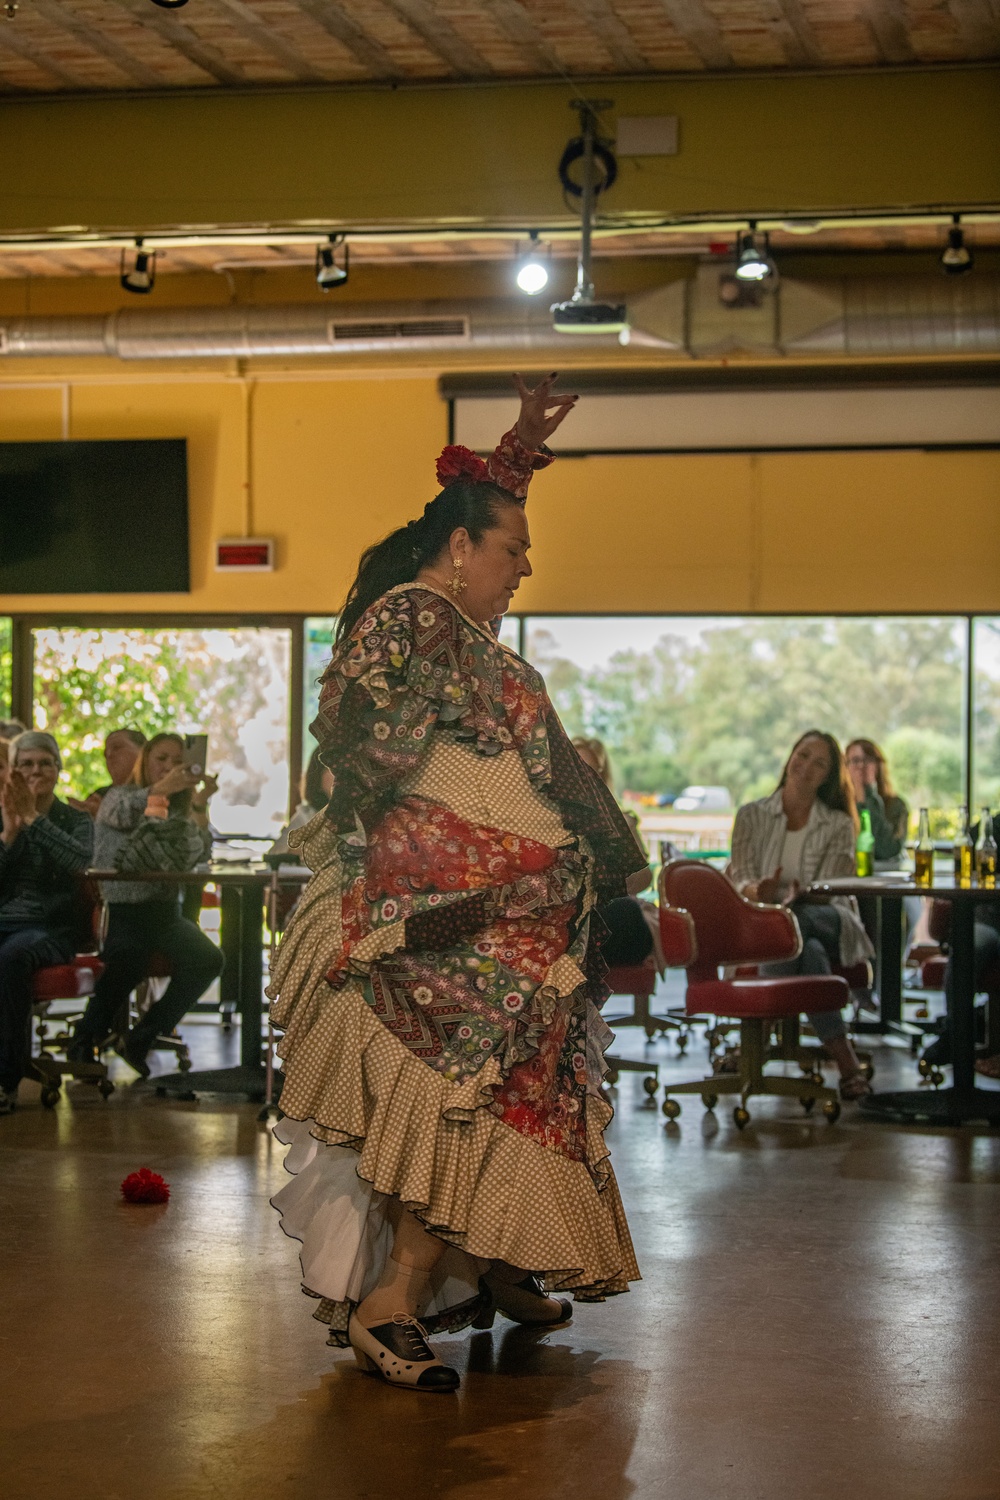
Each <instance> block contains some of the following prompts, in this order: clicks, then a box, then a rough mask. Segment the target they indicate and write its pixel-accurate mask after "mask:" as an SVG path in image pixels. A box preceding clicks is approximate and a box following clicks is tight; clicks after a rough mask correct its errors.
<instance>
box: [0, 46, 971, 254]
mask: <svg viewBox="0 0 1000 1500" xmlns="http://www.w3.org/2000/svg"><path fill="white" fill-rule="evenodd" d="M573 92H575V91H574V90H572V89H571V88H570V86H569V85H568V84H563V83H560V82H555V83H549V84H544V85H540V86H532V85H515V84H509V85H504V86H500V87H496V88H488V89H484V88H482V87H468V88H451V89H449V88H444V89H442V88H426V89H399V90H396V91H394V92H393V91H389V90H385V89H382V90H378V89H369V90H336V89H333V90H315V91H306V92H299V93H296V92H294V91H291V92H284V93H273V94H267V93H257V94H239V93H234V92H232V91H226V92H225V93H223V92H221V91H220V92H219V93H218V94H215V95H199V96H191V95H188V96H182V95H175V96H173V97H164V96H157V97H152V98H135V97H129V98H121V97H118V98H115V97H112V98H83V99H81V98H72V99H58V98H53V97H51V96H50V97H47V98H44V99H17V100H3V101H0V137H2V139H3V148H4V192H3V195H2V198H0V231H2V232H16V231H24V230H41V229H45V228H54V227H56V226H67V225H85V226H93V227H103V228H115V227H117V228H123V229H126V230H139V229H142V228H146V229H149V228H152V227H155V226H165V225H171V224H189V225H210V224H227V223H228V224H248V223H249V224H261V223H271V224H279V223H289V222H312V223H317V222H318V223H328V222H331V221H332V222H336V223H341V224H344V225H346V226H350V227H354V228H358V229H359V228H362V227H364V226H373V225H380V224H393V223H404V222H412V223H428V222H435V223H437V224H438V225H441V224H446V223H449V222H450V223H452V224H455V225H462V224H475V223H477V222H481V221H484V220H485V221H496V222H506V223H517V224H522V225H523V224H531V223H538V224H544V223H552V222H560V223H565V222H566V221H567V211H566V206H565V204H564V202H563V198H562V192H561V189H560V186H559V183H558V180H557V178H556V172H555V167H556V163H557V162H558V160H559V157H560V155H561V153H562V149H563V147H564V145H565V143H566V141H567V139H568V138H569V136H570V135H572V134H573V133H574V131H575V128H576V116H575V115H574V114H572V113H571V112H570V109H569V108H568V105H569V102H570V99H571V97H572V94H573ZM596 92H597V93H599V94H601V95H603V96H604V97H607V98H610V99H613V100H614V103H615V109H614V110H612V111H609V113H608V116H607V119H608V123H609V126H610V127H611V128H613V125H614V118H615V114H616V113H621V114H640V115H641V114H659V113H667V114H676V115H678V116H679V117H680V122H681V125H680V151H679V154H678V155H677V156H676V157H658V158H656V157H651V158H645V159H642V160H634V159H633V160H625V161H623V162H622V164H621V175H620V178H619V181H618V183H617V185H616V186H615V187H614V188H613V189H612V190H611V191H610V192H609V193H608V195H607V197H606V199H603V198H602V200H601V201H602V208H604V209H605V210H607V211H608V212H610V213H616V214H619V213H636V214H639V213H643V214H648V215H651V216H657V217H658V216H662V215H664V214H668V215H676V214H688V213H711V214H715V213H725V214H734V213H735V214H741V215H746V214H751V215H757V216H764V215H765V214H768V213H779V214H782V213H788V212H790V211H793V210H799V211H801V210H809V211H816V212H822V211H824V210H831V209H837V208H840V209H843V208H869V209H872V210H880V209H885V208H886V207H888V206H891V205H893V204H896V205H900V206H904V205H919V204H928V205H931V204H936V205H944V206H946V207H956V208H958V207H972V206H974V205H980V204H981V205H989V204H991V203H995V202H996V201H997V199H998V198H1000V155H998V153H997V151H996V121H997V118H998V116H1000V70H998V69H997V68H996V66H995V65H984V66H983V67H982V68H971V69H969V68H961V69H956V70H954V71H948V70H937V71H928V72H921V71H920V70H919V69H910V70H907V71H906V72H898V73H879V74H876V73H855V74H851V75H837V76H826V77H823V76H816V75H811V76H803V75H798V76H790V77H776V76H768V77H747V78H738V77H730V78H722V79H720V78H704V79H699V78H677V77H672V78H664V79H659V80H632V81H629V82H624V81H611V82H608V81H602V83H601V85H600V88H599V89H597V90H596ZM80 143H85V149H79V146H80ZM571 217H572V216H570V218H571Z"/></svg>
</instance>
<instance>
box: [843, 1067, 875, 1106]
mask: <svg viewBox="0 0 1000 1500" xmlns="http://www.w3.org/2000/svg"><path fill="white" fill-rule="evenodd" d="M871 1092H872V1086H871V1084H870V1083H869V1082H868V1079H867V1078H866V1077H865V1075H864V1074H863V1073H862V1071H861V1069H860V1068H859V1069H858V1070H857V1072H855V1073H848V1074H847V1075H846V1077H844V1078H842V1079H841V1080H840V1097H841V1099H843V1101H844V1103H845V1104H853V1103H854V1102H855V1101H856V1100H858V1099H865V1098H867V1097H868V1095H869V1094H870V1093H871Z"/></svg>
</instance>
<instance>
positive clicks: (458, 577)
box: [448, 557, 468, 598]
mask: <svg viewBox="0 0 1000 1500" xmlns="http://www.w3.org/2000/svg"><path fill="white" fill-rule="evenodd" d="M451 566H452V569H453V572H452V576H451V582H450V583H449V584H448V587H449V588H450V589H451V591H452V593H453V594H454V595H455V597H456V598H457V597H458V595H459V594H460V593H461V592H462V590H463V589H465V588H467V587H468V585H467V584H466V582H465V578H464V576H463V573H462V568H463V566H464V564H463V562H462V559H461V558H460V557H453V558H452V560H451Z"/></svg>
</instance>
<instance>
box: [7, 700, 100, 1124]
mask: <svg viewBox="0 0 1000 1500" xmlns="http://www.w3.org/2000/svg"><path fill="white" fill-rule="evenodd" d="M61 769H62V761H61V758H60V755H59V747H58V745H57V744H56V742H55V740H54V739H53V738H52V736H51V735H50V734H43V733H41V732H38V731H31V730H26V731H25V732H24V733H22V734H19V735H18V737H17V738H16V739H15V740H14V742H13V744H12V746H11V747H10V765H9V769H7V768H6V767H5V768H4V770H3V772H2V773H0V811H2V816H3V823H2V831H0V1114H3V1115H9V1114H11V1113H12V1111H13V1109H14V1107H15V1103H16V1099H17V1088H18V1084H19V1083H20V1081H21V1079H22V1078H23V1077H24V1075H25V1073H26V1071H27V1068H28V1053H29V1033H28V1024H29V1018H30V1015H31V980H32V975H33V974H34V973H35V970H36V969H40V968H44V967H45V966H46V965H49V964H60V963H66V962H67V961H68V960H69V959H70V958H72V956H73V954H74V953H75V952H76V950H77V947H78V945H79V943H80V941H81V939H82V938H83V937H84V936H85V933H84V931H83V930H82V928H83V927H84V925H85V924H84V922H83V918H82V902H81V901H80V899H79V884H78V879H77V877H78V876H79V875H80V874H81V873H82V872H83V871H84V870H85V869H86V868H87V866H88V865H89V864H90V858H91V849H92V846H93V837H94V825H93V823H92V822H91V820H90V818H89V817H88V816H87V814H86V813H82V812H77V811H75V810H74V809H73V808H71V807H67V806H66V804H65V803H64V802H60V800H59V798H58V797H57V796H56V795H55V788H56V782H57V780H58V778H59V772H60V770H61Z"/></svg>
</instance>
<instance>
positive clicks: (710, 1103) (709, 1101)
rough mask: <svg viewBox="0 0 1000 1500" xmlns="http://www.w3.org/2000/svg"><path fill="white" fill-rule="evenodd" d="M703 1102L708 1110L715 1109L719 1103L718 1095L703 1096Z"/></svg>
mask: <svg viewBox="0 0 1000 1500" xmlns="http://www.w3.org/2000/svg"><path fill="white" fill-rule="evenodd" d="M701 1102H702V1104H704V1106H705V1108H706V1109H714V1108H715V1106H716V1105H717V1104H718V1102H719V1096H718V1094H702V1096H701Z"/></svg>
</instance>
